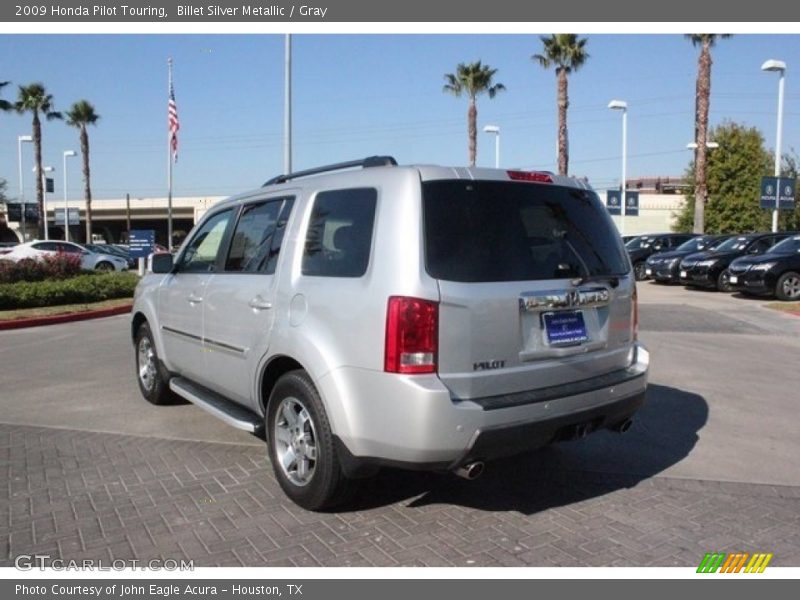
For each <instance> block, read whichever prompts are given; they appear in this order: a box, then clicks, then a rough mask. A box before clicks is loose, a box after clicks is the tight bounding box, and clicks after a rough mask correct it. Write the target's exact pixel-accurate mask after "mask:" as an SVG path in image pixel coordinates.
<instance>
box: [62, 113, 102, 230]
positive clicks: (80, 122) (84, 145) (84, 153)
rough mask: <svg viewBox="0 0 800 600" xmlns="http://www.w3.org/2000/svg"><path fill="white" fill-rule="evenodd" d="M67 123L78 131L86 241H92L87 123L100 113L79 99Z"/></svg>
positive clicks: (92, 122) (94, 121) (93, 121)
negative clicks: (81, 159) (84, 202)
mask: <svg viewBox="0 0 800 600" xmlns="http://www.w3.org/2000/svg"><path fill="white" fill-rule="evenodd" d="M66 116H67V125H69V126H70V127H75V128H76V129H78V131H79V132H80V135H79V137H80V143H81V157H82V158H83V197H84V199H85V200H86V243H87V244H91V243H92V185H91V175H90V172H89V133H88V132H87V131H86V126H87V125H96V124H97V121H98V120H99V119H100V115H98V114H97V112H96V111H95V108H94V106H92V104H91V103H90V102H88V101H86V100H79V101H78V102H76V103H75V104H73V105H72V107H71V108H70V109H69V110H68V111H67V114H66Z"/></svg>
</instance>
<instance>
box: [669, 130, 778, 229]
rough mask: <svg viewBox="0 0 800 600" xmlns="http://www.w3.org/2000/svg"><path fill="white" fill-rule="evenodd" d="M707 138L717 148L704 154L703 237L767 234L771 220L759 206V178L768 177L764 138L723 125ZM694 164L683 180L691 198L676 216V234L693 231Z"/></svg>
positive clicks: (769, 155) (695, 185) (757, 134)
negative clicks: (687, 183)
mask: <svg viewBox="0 0 800 600" xmlns="http://www.w3.org/2000/svg"><path fill="white" fill-rule="evenodd" d="M710 133H711V137H712V138H713V140H714V141H715V142H717V143H718V144H719V147H718V148H715V149H712V150H711V151H710V152H709V153H708V169H707V181H708V192H707V193H708V196H707V203H706V206H705V232H706V233H742V232H747V231H769V230H770V228H771V216H770V212H769V211H767V210H762V209H761V208H760V206H759V196H760V193H761V178H762V177H763V176H765V175H770V169H771V165H772V156H771V154H770V153H769V152H768V151H767V149H766V148H765V147H764V137H763V136H762V135H761V132H760V131H759V130H758V129H756V128H755V127H746V126H745V125H741V124H738V123H733V122H726V123H723V124H722V125H720V126H718V127H715V128H712V130H711V132H710ZM696 172H697V171H696V169H695V164H694V161H692V163H690V164H689V167H688V168H687V171H686V178H687V180H688V182H689V185H690V189H691V190H692V192H691V194H689V195H687V197H686V204H685V205H684V207H683V209H682V210H681V211H680V213H678V215H677V217H678V219H677V223H676V225H675V230H676V231H684V232H689V231H692V230H693V227H692V226H693V222H694V217H695V200H696V196H695V194H696V191H697V189H698V187H699V186H697V184H696V180H695V173H696Z"/></svg>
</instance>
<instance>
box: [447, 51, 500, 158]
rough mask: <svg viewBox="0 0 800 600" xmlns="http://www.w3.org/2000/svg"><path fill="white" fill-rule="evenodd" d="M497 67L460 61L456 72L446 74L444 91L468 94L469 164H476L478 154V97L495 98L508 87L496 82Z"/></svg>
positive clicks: (458, 96)
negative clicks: (484, 95)
mask: <svg viewBox="0 0 800 600" xmlns="http://www.w3.org/2000/svg"><path fill="white" fill-rule="evenodd" d="M496 73H497V69H492V68H491V67H489V65H484V64H481V61H478V62H474V63H467V64H465V63H459V65H458V67H456V72H455V73H447V74H445V76H444V79H445V81H446V82H447V83H445V85H444V87H443V88H442V91H444V92H447V93H449V94H453V95H454V96H455V97H457V98H460V97H461V96H464V95H465V96H467V99H468V100H469V108H468V109H467V134H468V136H469V164H470V166H472V167H474V166H475V158H476V156H477V154H478V125H477V123H478V107H477V98H478V96H480V95H481V94H484V93H486V94H488V96H489V98H494V97H495V96H496V95H497V92H501V91H503V90H505V89H506V87H505V86H504V85H503V84H502V83H494V76H495V74H496Z"/></svg>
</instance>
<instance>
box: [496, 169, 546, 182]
mask: <svg viewBox="0 0 800 600" xmlns="http://www.w3.org/2000/svg"><path fill="white" fill-rule="evenodd" d="M506 173H508V176H509V178H510V179H513V180H514V181H533V182H535V183H553V177H552V175H551V174H550V173H545V172H542V171H506Z"/></svg>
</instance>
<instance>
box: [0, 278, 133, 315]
mask: <svg viewBox="0 0 800 600" xmlns="http://www.w3.org/2000/svg"><path fill="white" fill-rule="evenodd" d="M138 281H139V278H138V277H137V276H136V273H103V274H96V273H92V274H88V275H79V276H77V277H73V278H71V279H62V280H48V281H21V282H18V283H3V284H0V310H14V309H18V308H36V307H40V306H58V305H60V304H80V303H82V302H100V301H101V300H111V299H113V298H127V297H133V290H134V288H135V287H136V284H137V283H138Z"/></svg>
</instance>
